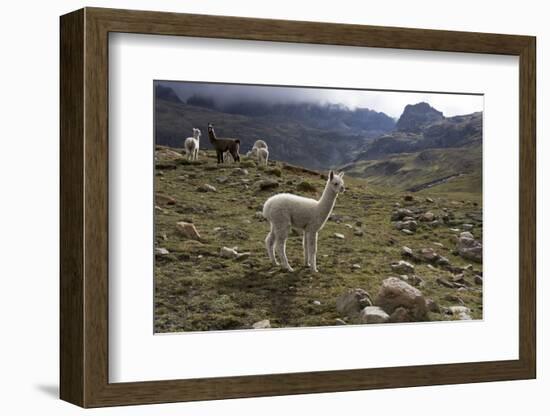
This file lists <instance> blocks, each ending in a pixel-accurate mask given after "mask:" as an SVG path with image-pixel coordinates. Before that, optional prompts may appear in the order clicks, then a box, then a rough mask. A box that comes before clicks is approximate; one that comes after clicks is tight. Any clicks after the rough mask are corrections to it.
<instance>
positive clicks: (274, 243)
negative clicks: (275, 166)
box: [263, 171, 345, 272]
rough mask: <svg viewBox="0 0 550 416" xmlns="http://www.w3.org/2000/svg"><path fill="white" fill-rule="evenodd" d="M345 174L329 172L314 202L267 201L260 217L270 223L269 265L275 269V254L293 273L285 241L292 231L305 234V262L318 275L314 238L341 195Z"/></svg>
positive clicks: (281, 197) (279, 198)
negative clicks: (300, 231)
mask: <svg viewBox="0 0 550 416" xmlns="http://www.w3.org/2000/svg"><path fill="white" fill-rule="evenodd" d="M343 178H344V173H343V172H342V173H340V174H335V173H334V172H332V171H330V173H329V177H328V181H327V185H326V186H325V190H324V191H323V195H321V199H319V201H316V200H314V199H311V198H304V197H301V196H297V195H293V194H277V195H274V196H272V197H271V198H269V199H268V200H267V201H266V202H265V204H264V209H263V216H264V217H265V218H266V219H267V220H268V221H269V222H270V224H271V230H270V232H269V234H268V235H267V237H266V239H265V244H266V247H267V254H268V256H269V259H270V260H271V262H272V263H273V264H275V265H278V264H279V263H278V262H277V259H276V258H275V252H276V253H277V256H278V257H279V259H280V260H281V263H282V266H283V268H284V269H286V270H288V271H293V269H292V267H290V264H288V258H287V257H286V240H287V238H288V232H289V230H290V228H291V227H293V228H296V229H299V230H302V231H303V233H304V237H303V246H304V260H305V265H306V266H309V267H310V268H311V270H312V271H313V272H317V271H318V270H317V236H318V233H319V231H320V230H321V229H322V228H323V226H324V225H325V223H326V222H327V219H328V217H329V216H330V214H331V212H332V209H333V208H334V204H335V203H336V198H337V197H338V193H339V192H344V190H345V187H344V180H343Z"/></svg>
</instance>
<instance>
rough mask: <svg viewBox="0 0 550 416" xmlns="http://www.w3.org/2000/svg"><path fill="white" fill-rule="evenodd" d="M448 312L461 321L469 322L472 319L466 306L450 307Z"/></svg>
mask: <svg viewBox="0 0 550 416" xmlns="http://www.w3.org/2000/svg"><path fill="white" fill-rule="evenodd" d="M449 311H450V312H451V314H452V315H453V316H456V317H457V318H458V319H460V320H461V321H469V320H471V319H472V316H471V315H470V308H468V307H466V306H451V307H449Z"/></svg>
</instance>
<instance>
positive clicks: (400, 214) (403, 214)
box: [391, 208, 413, 221]
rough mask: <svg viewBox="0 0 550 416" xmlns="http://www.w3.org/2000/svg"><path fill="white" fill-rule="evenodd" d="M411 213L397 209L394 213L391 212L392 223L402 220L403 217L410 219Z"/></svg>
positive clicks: (403, 209)
mask: <svg viewBox="0 0 550 416" xmlns="http://www.w3.org/2000/svg"><path fill="white" fill-rule="evenodd" d="M412 216H413V212H412V211H411V210H410V209H407V208H399V209H398V210H396V211H393V212H392V214H391V220H392V221H399V220H402V219H403V218H405V217H412Z"/></svg>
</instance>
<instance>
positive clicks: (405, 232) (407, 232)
mask: <svg viewBox="0 0 550 416" xmlns="http://www.w3.org/2000/svg"><path fill="white" fill-rule="evenodd" d="M401 232H402V233H403V234H406V235H413V234H414V233H413V232H412V231H411V230H407V229H402V230H401Z"/></svg>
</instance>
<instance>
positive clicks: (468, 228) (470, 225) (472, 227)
mask: <svg viewBox="0 0 550 416" xmlns="http://www.w3.org/2000/svg"><path fill="white" fill-rule="evenodd" d="M462 228H463V229H464V230H467V231H469V230H473V229H474V225H473V224H462Z"/></svg>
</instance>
